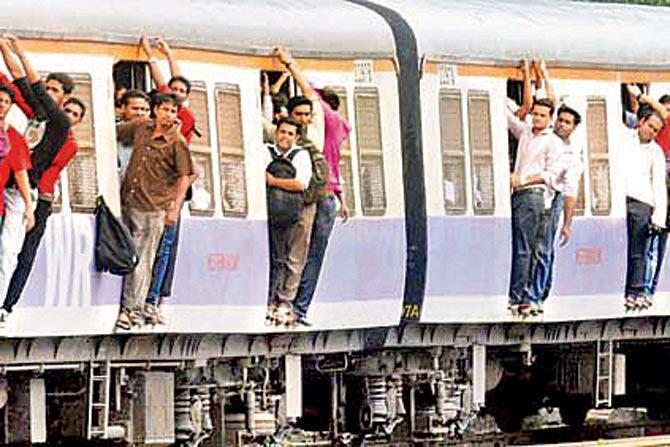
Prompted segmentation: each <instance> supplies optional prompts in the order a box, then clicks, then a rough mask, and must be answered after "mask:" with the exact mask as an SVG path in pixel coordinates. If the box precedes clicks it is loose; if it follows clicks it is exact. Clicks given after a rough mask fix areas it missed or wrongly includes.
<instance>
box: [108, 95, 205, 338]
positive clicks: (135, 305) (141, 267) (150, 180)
mask: <svg viewBox="0 0 670 447" xmlns="http://www.w3.org/2000/svg"><path fill="white" fill-rule="evenodd" d="M178 110H179V99H178V98H177V96H176V95H175V94H174V93H158V94H156V95H154V97H153V98H152V111H153V119H144V118H138V119H136V120H134V121H131V122H128V123H125V124H122V125H120V126H118V127H117V130H116V137H117V139H118V140H120V141H122V142H124V143H125V144H128V143H130V142H132V144H133V151H132V154H131V156H130V162H129V164H128V170H127V171H126V176H125V178H124V180H123V184H122V186H121V211H122V215H123V220H124V222H125V224H126V226H127V227H128V229H129V230H130V233H131V235H132V237H133V240H134V242H135V245H136V247H137V252H138V255H139V258H140V262H139V264H138V265H137V267H136V268H135V270H134V271H133V272H132V273H130V274H128V275H126V277H125V278H124V284H123V298H122V302H121V309H120V312H119V316H118V318H117V321H116V327H117V328H118V329H125V330H127V329H130V328H131V327H132V326H142V325H143V324H144V322H145V321H149V322H152V323H155V322H158V319H157V305H156V303H155V302H152V301H151V300H150V299H149V287H150V285H151V272H152V268H153V264H154V258H155V255H156V250H157V249H158V246H159V244H160V238H161V235H162V234H163V229H164V227H165V226H171V225H176V223H177V220H178V219H179V212H180V211H181V206H182V204H183V201H184V197H185V194H186V190H187V189H188V186H189V184H190V176H191V175H192V174H193V165H192V160H191V155H190V153H189V150H188V145H187V144H186V141H185V140H184V137H183V136H182V135H181V134H180V133H179V125H180V122H179V120H178V119H177V114H178Z"/></svg>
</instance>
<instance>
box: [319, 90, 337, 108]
mask: <svg viewBox="0 0 670 447" xmlns="http://www.w3.org/2000/svg"><path fill="white" fill-rule="evenodd" d="M321 97H322V98H323V100H324V101H326V102H327V103H328V105H329V106H330V108H331V109H333V110H334V111H336V112H337V111H338V110H339V108H340V97H339V96H338V95H337V93H335V91H334V90H331V89H329V88H326V89H323V94H322V95H321Z"/></svg>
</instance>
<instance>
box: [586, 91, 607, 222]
mask: <svg viewBox="0 0 670 447" xmlns="http://www.w3.org/2000/svg"><path fill="white" fill-rule="evenodd" d="M586 132H587V146H588V153H589V176H590V182H591V212H592V213H593V214H594V215H607V214H609V212H610V208H611V198H610V166H609V148H608V142H607V102H606V101H605V98H589V99H588V101H587V106H586Z"/></svg>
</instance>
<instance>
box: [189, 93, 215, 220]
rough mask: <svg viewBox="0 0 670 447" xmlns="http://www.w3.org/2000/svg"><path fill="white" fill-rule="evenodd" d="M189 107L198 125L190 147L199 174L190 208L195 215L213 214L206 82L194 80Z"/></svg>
mask: <svg viewBox="0 0 670 447" xmlns="http://www.w3.org/2000/svg"><path fill="white" fill-rule="evenodd" d="M188 107H189V108H190V109H191V111H192V112H193V115H194V116H195V122H196V126H197V132H196V133H195V135H193V138H192V139H191V144H190V146H189V149H190V150H191V156H192V158H193V162H194V164H195V169H196V172H197V174H198V178H197V179H196V181H195V183H194V184H193V198H192V199H191V201H190V202H189V210H190V212H191V214H194V215H203V216H211V215H213V214H214V180H213V177H212V148H211V143H210V138H209V113H208V107H207V87H206V86H205V83H204V82H198V81H193V82H192V83H191V94H190V95H189V101H188Z"/></svg>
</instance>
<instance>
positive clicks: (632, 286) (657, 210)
mask: <svg viewBox="0 0 670 447" xmlns="http://www.w3.org/2000/svg"><path fill="white" fill-rule="evenodd" d="M638 116H639V121H638V127H637V129H632V130H624V131H623V132H624V135H623V138H622V144H623V148H622V149H623V151H624V166H625V167H626V230H627V231H626V235H627V237H628V248H627V266H626V288H625V302H624V306H625V308H626V310H633V309H639V308H641V309H646V308H648V307H649V306H650V305H651V299H650V297H649V296H647V293H646V291H645V271H646V270H647V267H648V266H647V263H648V262H649V259H648V251H649V247H650V241H651V239H652V235H653V234H655V233H658V232H660V231H663V229H664V228H665V218H666V212H667V208H666V206H667V196H666V194H667V191H666V185H665V157H664V156H663V150H662V149H661V147H660V146H659V145H658V144H657V143H656V142H655V141H654V138H656V136H657V135H658V133H659V132H660V131H661V129H663V125H664V121H663V118H662V117H661V115H660V114H659V113H658V112H657V111H654V110H653V109H651V108H645V109H642V110H640V111H639V112H638Z"/></svg>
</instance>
